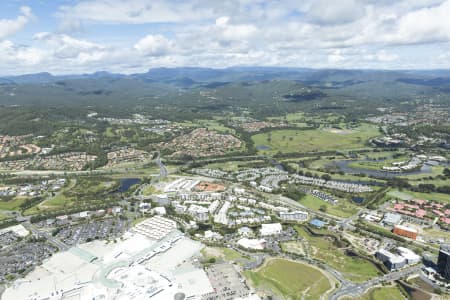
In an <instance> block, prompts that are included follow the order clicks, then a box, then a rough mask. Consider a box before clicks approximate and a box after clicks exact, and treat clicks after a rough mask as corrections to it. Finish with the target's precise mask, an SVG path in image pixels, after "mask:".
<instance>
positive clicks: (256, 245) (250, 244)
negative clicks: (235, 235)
mask: <svg viewBox="0 0 450 300" xmlns="http://www.w3.org/2000/svg"><path fill="white" fill-rule="evenodd" d="M237 243H238V245H239V246H241V247H243V248H245V249H254V250H263V249H264V248H265V247H266V240H264V239H260V240H258V239H248V238H242V239H240V240H239V241H238V242H237Z"/></svg>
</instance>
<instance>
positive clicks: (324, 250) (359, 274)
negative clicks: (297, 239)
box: [296, 227, 379, 282]
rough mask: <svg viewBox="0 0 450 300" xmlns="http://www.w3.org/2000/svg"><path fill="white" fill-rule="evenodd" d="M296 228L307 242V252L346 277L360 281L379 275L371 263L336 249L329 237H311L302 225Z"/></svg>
mask: <svg viewBox="0 0 450 300" xmlns="http://www.w3.org/2000/svg"><path fill="white" fill-rule="evenodd" d="M296 229H297V232H298V234H299V236H302V237H303V238H305V240H306V241H307V242H308V244H309V247H308V248H309V249H308V253H309V254H310V255H311V256H312V257H314V258H316V259H318V260H321V261H323V262H325V263H326V264H328V265H330V266H331V267H333V268H335V269H336V270H338V271H340V272H341V273H342V274H343V275H344V277H346V278H347V279H349V280H351V281H354V282H362V281H366V280H368V279H370V278H373V277H375V276H377V275H379V271H378V270H377V268H376V267H375V266H374V265H373V264H372V263H370V262H369V261H367V260H365V259H362V258H359V257H355V256H353V257H351V256H348V255H346V254H345V253H344V250H343V249H338V248H337V247H336V245H335V244H334V243H333V241H332V240H331V239H330V238H326V237H313V236H311V235H309V234H308V233H307V232H306V231H305V229H304V228H303V227H296Z"/></svg>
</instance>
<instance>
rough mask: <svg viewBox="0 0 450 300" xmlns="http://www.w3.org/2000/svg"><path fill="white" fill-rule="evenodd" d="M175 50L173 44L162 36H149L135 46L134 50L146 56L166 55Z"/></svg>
mask: <svg viewBox="0 0 450 300" xmlns="http://www.w3.org/2000/svg"><path fill="white" fill-rule="evenodd" d="M173 48H174V45H173V43H172V42H171V41H169V40H168V39H166V38H165V37H164V36H162V35H147V36H146V37H144V38H142V39H141V40H139V41H138V42H137V43H136V44H135V45H134V49H136V50H137V51H139V52H140V53H142V54H143V55H145V56H162V55H166V54H168V53H169V52H171V51H172V50H173Z"/></svg>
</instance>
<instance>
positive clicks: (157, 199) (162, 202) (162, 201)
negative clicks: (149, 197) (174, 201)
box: [155, 194, 170, 205]
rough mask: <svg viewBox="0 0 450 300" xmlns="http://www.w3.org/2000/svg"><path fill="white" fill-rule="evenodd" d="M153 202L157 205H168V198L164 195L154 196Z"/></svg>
mask: <svg viewBox="0 0 450 300" xmlns="http://www.w3.org/2000/svg"><path fill="white" fill-rule="evenodd" d="M155 202H156V203H158V204H159V205H169V204H170V199H169V196H167V195H166V194H159V195H156V197H155Z"/></svg>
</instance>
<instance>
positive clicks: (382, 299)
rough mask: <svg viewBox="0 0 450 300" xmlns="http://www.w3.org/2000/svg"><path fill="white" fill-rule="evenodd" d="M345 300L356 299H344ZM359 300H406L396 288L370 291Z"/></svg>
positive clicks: (381, 288) (378, 288)
mask: <svg viewBox="0 0 450 300" xmlns="http://www.w3.org/2000/svg"><path fill="white" fill-rule="evenodd" d="M344 299H345V300H350V299H355V298H344ZM357 299H358V300H402V299H406V298H405V297H404V296H403V295H402V293H400V291H399V289H398V288H397V287H396V286H393V287H376V288H373V289H370V290H369V291H368V292H367V293H365V294H364V295H362V296H361V297H359V298H357Z"/></svg>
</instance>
